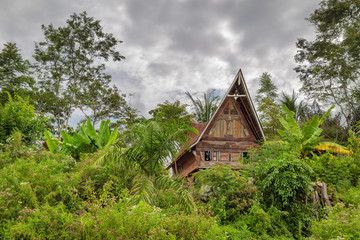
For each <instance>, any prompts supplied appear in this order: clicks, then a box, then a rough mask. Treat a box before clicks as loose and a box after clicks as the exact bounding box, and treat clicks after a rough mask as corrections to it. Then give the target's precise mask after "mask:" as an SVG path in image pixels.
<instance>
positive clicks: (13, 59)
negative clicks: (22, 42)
mask: <svg viewBox="0 0 360 240" xmlns="http://www.w3.org/2000/svg"><path fill="white" fill-rule="evenodd" d="M30 67H31V65H30V62H29V61H28V60H24V59H23V58H22V56H21V54H20V49H19V48H18V47H17V46H16V44H15V43H10V42H8V43H5V44H4V48H3V49H2V51H1V52H0V104H4V103H5V102H6V101H8V100H9V99H8V93H9V94H10V96H11V97H14V96H15V93H16V94H17V95H18V96H20V97H22V98H26V97H31V96H32V95H34V91H35V86H34V85H35V80H34V79H33V78H32V77H31V76H30Z"/></svg>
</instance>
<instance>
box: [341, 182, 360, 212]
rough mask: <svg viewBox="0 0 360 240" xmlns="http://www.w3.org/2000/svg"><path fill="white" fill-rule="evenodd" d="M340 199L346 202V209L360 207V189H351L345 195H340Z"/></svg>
mask: <svg viewBox="0 0 360 240" xmlns="http://www.w3.org/2000/svg"><path fill="white" fill-rule="evenodd" d="M339 195H340V198H341V199H342V200H343V201H344V203H345V206H346V207H355V208H359V207H360V188H359V187H350V188H349V189H347V190H346V192H344V193H340V194H339Z"/></svg>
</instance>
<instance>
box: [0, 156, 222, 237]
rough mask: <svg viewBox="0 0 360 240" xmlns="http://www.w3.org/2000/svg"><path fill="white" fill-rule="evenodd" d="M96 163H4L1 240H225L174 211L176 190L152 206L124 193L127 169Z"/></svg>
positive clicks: (201, 221) (60, 159)
mask: <svg viewBox="0 0 360 240" xmlns="http://www.w3.org/2000/svg"><path fill="white" fill-rule="evenodd" d="M5 154H7V152H1V153H0V155H1V156H2V155H5ZM1 156H0V157H1ZM96 161H97V155H96V154H93V155H88V156H86V157H84V158H83V159H81V161H75V159H73V158H72V157H71V156H68V155H66V154H65V153H57V154H53V153H51V152H47V151H38V152H34V151H32V152H31V151H30V153H29V154H28V155H27V156H19V157H18V158H15V159H13V160H12V161H11V162H6V163H3V165H2V168H1V169H0V196H1V197H0V206H1V207H0V219H1V220H0V238H1V239H226V234H225V232H224V231H223V229H222V228H221V226H219V225H218V224H216V222H215V219H214V218H212V217H209V216H208V215H206V214H202V213H196V212H193V213H191V214H188V213H185V212H183V211H182V210H181V208H180V207H177V206H176V204H177V203H178V200H179V198H178V196H177V193H176V192H174V191H171V190H163V191H162V192H160V193H159V195H158V196H154V198H155V202H156V205H158V206H150V205H148V204H147V203H144V202H142V201H137V200H136V198H137V197H136V196H133V195H132V194H130V189H131V186H132V179H133V178H134V176H135V174H136V173H135V172H134V171H131V169H127V170H126V171H125V170H124V169H123V168H122V166H121V165H118V164H115V163H113V164H110V163H109V164H107V165H104V166H99V165H97V164H95V163H96ZM169 193H171V194H169ZM159 206H161V208H160V207H159Z"/></svg>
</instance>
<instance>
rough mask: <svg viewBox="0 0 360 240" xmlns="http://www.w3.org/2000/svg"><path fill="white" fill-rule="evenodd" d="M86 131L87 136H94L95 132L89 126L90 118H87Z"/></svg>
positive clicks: (92, 127)
mask: <svg viewBox="0 0 360 240" xmlns="http://www.w3.org/2000/svg"><path fill="white" fill-rule="evenodd" d="M86 130H87V135H89V136H90V137H95V136H96V131H95V128H94V126H93V125H92V124H91V120H90V118H88V120H87V123H86Z"/></svg>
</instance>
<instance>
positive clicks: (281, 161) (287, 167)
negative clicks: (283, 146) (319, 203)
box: [255, 153, 313, 238]
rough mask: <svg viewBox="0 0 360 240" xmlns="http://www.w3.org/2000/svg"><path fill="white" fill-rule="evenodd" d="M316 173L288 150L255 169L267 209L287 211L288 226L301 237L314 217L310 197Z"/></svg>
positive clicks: (261, 163) (257, 182)
mask: <svg viewBox="0 0 360 240" xmlns="http://www.w3.org/2000/svg"><path fill="white" fill-rule="evenodd" d="M312 172H313V171H312V169H311V168H310V167H309V166H308V165H307V164H306V163H304V162H302V161H300V160H299V159H297V158H296V157H294V156H293V155H291V154H287V153H283V155H282V156H281V157H279V158H277V159H269V160H267V161H261V162H258V163H257V165H256V169H255V179H256V185H257V186H258V189H259V192H260V196H261V202H262V203H263V204H264V205H265V207H266V208H267V209H269V208H271V207H273V206H274V207H276V208H277V209H278V210H280V211H286V212H287V213H288V215H287V216H286V217H285V218H284V219H285V221H286V223H287V229H289V231H290V232H291V233H292V234H293V235H294V237H297V238H300V237H301V235H303V234H307V231H308V227H309V223H310V220H311V217H310V216H311V215H310V213H311V212H310V206H309V205H308V204H307V199H308V196H309V193H310V188H311V181H310V175H311V174H312Z"/></svg>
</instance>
